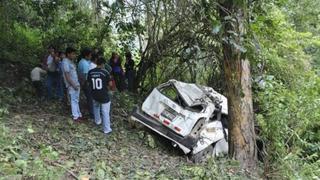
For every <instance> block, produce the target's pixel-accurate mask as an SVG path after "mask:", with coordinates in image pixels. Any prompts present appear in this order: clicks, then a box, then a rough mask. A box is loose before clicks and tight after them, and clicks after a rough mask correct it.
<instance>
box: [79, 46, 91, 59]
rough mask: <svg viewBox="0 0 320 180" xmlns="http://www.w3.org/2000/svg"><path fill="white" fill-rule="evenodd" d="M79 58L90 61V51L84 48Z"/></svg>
mask: <svg viewBox="0 0 320 180" xmlns="http://www.w3.org/2000/svg"><path fill="white" fill-rule="evenodd" d="M81 57H82V58H85V59H88V60H89V59H91V58H92V51H91V49H89V48H84V49H83V50H82V52H81Z"/></svg>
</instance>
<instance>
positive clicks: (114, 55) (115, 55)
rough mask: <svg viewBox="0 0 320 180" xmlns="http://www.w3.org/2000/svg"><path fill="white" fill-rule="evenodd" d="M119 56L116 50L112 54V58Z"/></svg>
mask: <svg viewBox="0 0 320 180" xmlns="http://www.w3.org/2000/svg"><path fill="white" fill-rule="evenodd" d="M117 56H118V54H117V53H116V52H112V54H111V59H112V60H113V59H115V58H116V57H117Z"/></svg>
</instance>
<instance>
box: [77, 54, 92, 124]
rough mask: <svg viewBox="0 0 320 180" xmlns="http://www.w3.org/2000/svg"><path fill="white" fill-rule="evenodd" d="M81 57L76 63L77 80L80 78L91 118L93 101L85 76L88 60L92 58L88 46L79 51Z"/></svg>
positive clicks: (86, 74) (88, 67)
mask: <svg viewBox="0 0 320 180" xmlns="http://www.w3.org/2000/svg"><path fill="white" fill-rule="evenodd" d="M81 57H82V58H81V60H80V61H79V64H78V73H79V80H80V85H81V89H82V90H83V92H84V95H85V96H86V100H87V108H88V111H89V115H90V118H92V119H93V118H94V115H93V101H92V96H91V93H90V89H89V86H88V82H87V76H88V72H89V69H90V64H91V61H90V60H91V58H92V51H91V50H90V49H89V48H84V49H83V50H82V52H81Z"/></svg>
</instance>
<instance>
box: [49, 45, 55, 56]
mask: <svg viewBox="0 0 320 180" xmlns="http://www.w3.org/2000/svg"><path fill="white" fill-rule="evenodd" d="M54 52H55V48H54V47H53V46H52V45H50V46H49V47H48V53H49V54H50V55H54Z"/></svg>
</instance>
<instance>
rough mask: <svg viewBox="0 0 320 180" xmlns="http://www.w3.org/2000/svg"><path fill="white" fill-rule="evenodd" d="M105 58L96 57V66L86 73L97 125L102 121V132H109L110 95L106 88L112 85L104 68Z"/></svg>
mask: <svg viewBox="0 0 320 180" xmlns="http://www.w3.org/2000/svg"><path fill="white" fill-rule="evenodd" d="M104 64H105V59H104V58H98V60H97V67H96V68H94V69H92V70H90V71H89V73H88V78H87V80H88V82H89V87H90V90H91V95H92V98H93V113H94V119H95V123H96V124H97V125H99V124H101V120H102V122H103V132H104V133H105V134H109V133H111V131H112V129H111V127H110V105H111V101H110V97H109V95H108V88H109V87H110V86H111V85H112V84H111V81H110V76H109V73H108V72H107V70H105V69H104Z"/></svg>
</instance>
